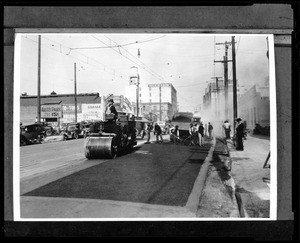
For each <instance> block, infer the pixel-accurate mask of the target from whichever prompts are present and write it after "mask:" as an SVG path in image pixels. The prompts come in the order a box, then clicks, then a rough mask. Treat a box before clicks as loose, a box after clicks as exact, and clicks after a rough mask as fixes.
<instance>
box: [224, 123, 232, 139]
mask: <svg viewBox="0 0 300 243" xmlns="http://www.w3.org/2000/svg"><path fill="white" fill-rule="evenodd" d="M223 128H224V131H225V138H226V139H230V131H231V125H230V123H229V121H228V120H226V121H225V122H224V124H223Z"/></svg>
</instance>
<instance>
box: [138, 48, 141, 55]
mask: <svg viewBox="0 0 300 243" xmlns="http://www.w3.org/2000/svg"><path fill="white" fill-rule="evenodd" d="M140 56H141V53H140V49H138V57H140Z"/></svg>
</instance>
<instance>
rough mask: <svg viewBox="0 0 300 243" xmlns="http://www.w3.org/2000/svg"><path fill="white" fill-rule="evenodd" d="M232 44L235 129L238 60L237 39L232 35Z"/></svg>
mask: <svg viewBox="0 0 300 243" xmlns="http://www.w3.org/2000/svg"><path fill="white" fill-rule="evenodd" d="M231 45H232V78H233V121H234V122H233V124H234V131H235V119H236V118H237V92H236V60H235V39H234V36H232V37H231Z"/></svg>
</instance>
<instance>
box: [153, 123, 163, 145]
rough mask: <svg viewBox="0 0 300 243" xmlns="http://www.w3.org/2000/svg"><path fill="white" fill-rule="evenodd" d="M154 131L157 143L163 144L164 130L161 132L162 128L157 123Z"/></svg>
mask: <svg viewBox="0 0 300 243" xmlns="http://www.w3.org/2000/svg"><path fill="white" fill-rule="evenodd" d="M154 131H155V135H156V142H157V143H162V142H163V138H162V130H161V127H160V126H159V125H158V124H157V123H155V126H154ZM158 138H160V141H159V139H158Z"/></svg>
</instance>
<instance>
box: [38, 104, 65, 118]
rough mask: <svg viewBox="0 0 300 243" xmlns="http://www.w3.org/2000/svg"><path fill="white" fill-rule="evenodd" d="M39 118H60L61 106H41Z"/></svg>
mask: <svg viewBox="0 0 300 243" xmlns="http://www.w3.org/2000/svg"><path fill="white" fill-rule="evenodd" d="M41 117H42V118H53V117H56V118H57V117H62V107H61V105H42V106H41Z"/></svg>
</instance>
